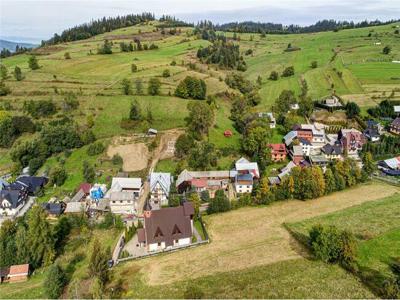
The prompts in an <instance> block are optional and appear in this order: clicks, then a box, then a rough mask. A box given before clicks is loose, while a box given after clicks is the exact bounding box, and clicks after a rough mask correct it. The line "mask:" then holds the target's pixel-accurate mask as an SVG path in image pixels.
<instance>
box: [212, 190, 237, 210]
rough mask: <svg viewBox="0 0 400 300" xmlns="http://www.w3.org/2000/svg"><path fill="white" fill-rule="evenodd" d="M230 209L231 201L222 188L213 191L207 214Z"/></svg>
mask: <svg viewBox="0 0 400 300" xmlns="http://www.w3.org/2000/svg"><path fill="white" fill-rule="evenodd" d="M230 209H231V203H230V202H229V200H228V198H227V197H226V195H225V192H224V191H223V190H218V191H216V192H215V197H214V199H212V200H211V201H210V204H209V206H208V208H207V213H208V214H214V213H220V212H226V211H229V210H230Z"/></svg>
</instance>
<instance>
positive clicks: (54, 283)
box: [43, 264, 66, 299]
mask: <svg viewBox="0 0 400 300" xmlns="http://www.w3.org/2000/svg"><path fill="white" fill-rule="evenodd" d="M65 284H66V277H65V274H64V271H63V270H62V269H61V267H60V266H59V265H58V264H54V265H52V266H50V268H49V271H48V273H47V276H46V280H45V281H44V284H43V286H44V290H45V292H46V295H47V297H48V298H49V299H58V298H59V297H60V296H61V294H62V291H63V289H64V285H65Z"/></svg>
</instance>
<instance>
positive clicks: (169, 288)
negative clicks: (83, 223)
mask: <svg viewBox="0 0 400 300" xmlns="http://www.w3.org/2000/svg"><path fill="white" fill-rule="evenodd" d="M138 271H139V269H137V268H131V269H130V270H129V271H128V270H126V269H125V270H124V271H121V272H117V273H116V274H115V276H117V277H119V278H127V277H128V278H129V280H126V281H125V282H124V284H123V289H124V290H126V291H127V292H126V294H124V297H126V298H166V299H168V298H178V299H181V298H185V295H186V294H185V293H186V291H187V290H193V289H194V288H196V290H199V291H200V293H201V295H202V297H203V298H205V299H211V298H213V299H226V298H228V299H229V298H232V299H236V298H273V299H275V298H315V299H325V298H374V297H375V296H374V294H373V293H372V292H371V291H369V290H368V289H367V288H366V287H365V286H363V284H362V283H361V282H360V281H359V280H357V279H356V278H354V277H353V276H351V275H350V274H348V273H346V272H345V271H343V270H342V269H341V268H340V267H338V266H328V265H325V264H323V263H321V262H316V261H312V260H307V259H294V260H288V261H283V262H279V263H275V264H271V265H267V266H259V267H252V268H248V269H246V270H244V271H241V272H232V271H231V272H221V273H218V274H214V275H209V276H203V277H200V278H197V279H196V280H191V279H187V280H182V281H178V282H175V283H173V284H161V285H156V286H154V285H152V286H148V285H147V284H146V283H145V281H144V280H143V278H142V276H141V273H140V272H138ZM305 274H307V275H305ZM189 295H190V294H189ZM186 297H188V296H186Z"/></svg>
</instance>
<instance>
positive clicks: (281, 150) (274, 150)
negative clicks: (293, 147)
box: [268, 144, 287, 162]
mask: <svg viewBox="0 0 400 300" xmlns="http://www.w3.org/2000/svg"><path fill="white" fill-rule="evenodd" d="M268 147H269V148H270V149H271V159H272V161H274V162H277V161H284V160H285V159H286V156H287V151H286V145H285V144H269V145H268Z"/></svg>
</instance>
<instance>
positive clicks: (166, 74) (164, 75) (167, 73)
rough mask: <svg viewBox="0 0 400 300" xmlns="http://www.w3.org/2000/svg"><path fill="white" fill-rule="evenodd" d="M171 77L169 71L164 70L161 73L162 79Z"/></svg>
mask: <svg viewBox="0 0 400 300" xmlns="http://www.w3.org/2000/svg"><path fill="white" fill-rule="evenodd" d="M170 76H171V72H170V71H169V69H165V70H164V71H163V73H162V77H164V78H167V77H170Z"/></svg>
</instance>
